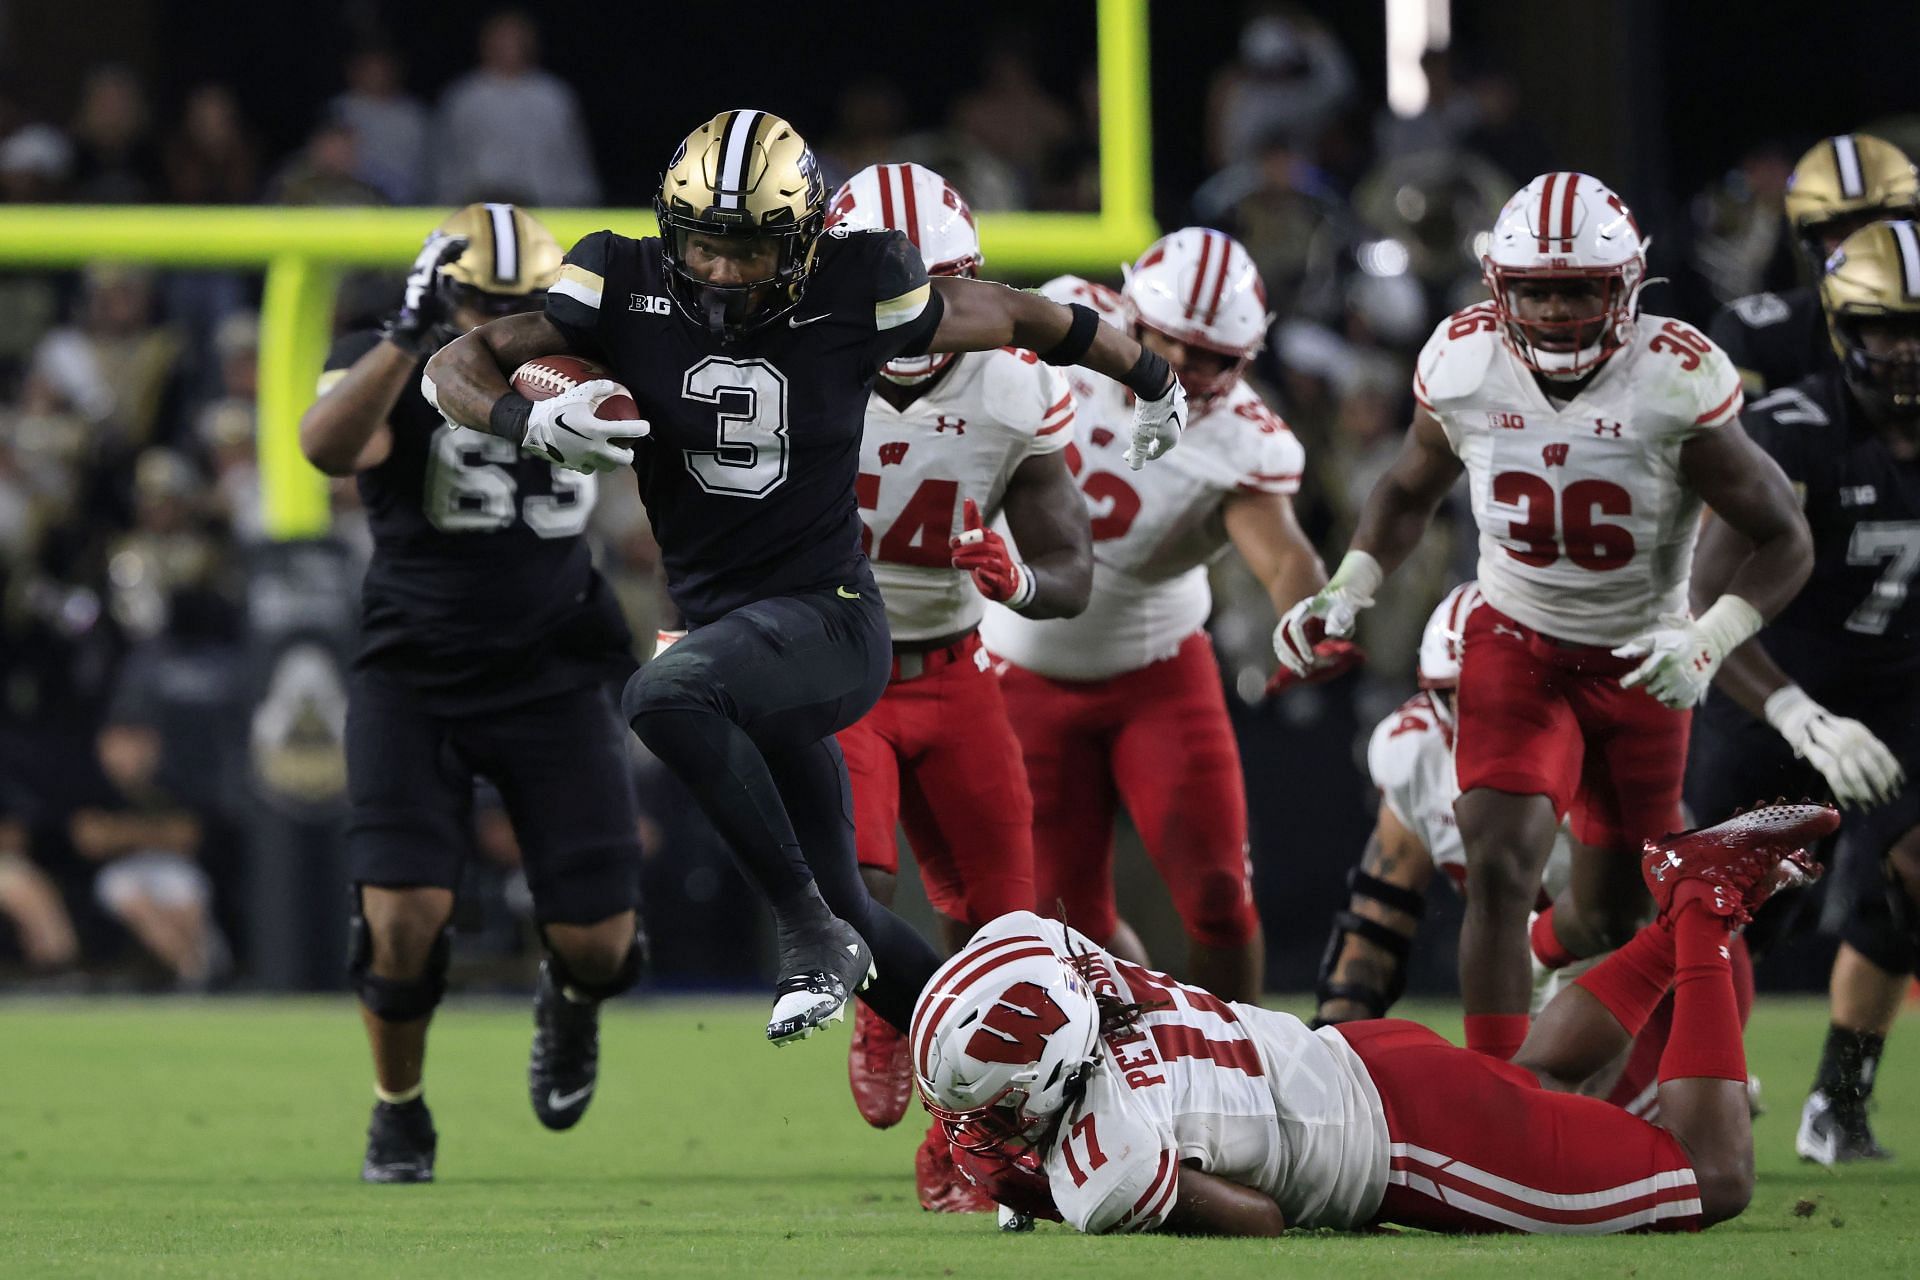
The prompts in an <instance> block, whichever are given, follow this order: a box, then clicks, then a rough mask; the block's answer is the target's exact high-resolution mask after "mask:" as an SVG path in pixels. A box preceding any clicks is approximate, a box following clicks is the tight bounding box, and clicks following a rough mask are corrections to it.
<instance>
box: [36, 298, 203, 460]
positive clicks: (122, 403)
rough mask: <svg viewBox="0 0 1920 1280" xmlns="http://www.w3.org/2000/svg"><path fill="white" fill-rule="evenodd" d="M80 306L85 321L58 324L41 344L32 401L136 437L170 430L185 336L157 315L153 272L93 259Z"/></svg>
mask: <svg viewBox="0 0 1920 1280" xmlns="http://www.w3.org/2000/svg"><path fill="white" fill-rule="evenodd" d="M79 312H80V314H79V322H78V323H77V324H75V325H71V326H68V327H66V328H61V329H55V330H54V331H53V332H51V333H49V334H48V335H47V336H46V337H45V339H43V340H42V341H41V343H40V345H39V347H38V349H36V350H35V351H34V353H33V362H32V365H31V367H30V368H29V370H28V376H27V394H26V407H27V409H28V410H29V411H30V412H36V413H58V412H62V411H71V412H73V413H77V414H79V415H80V416H81V417H82V418H84V419H86V420H87V421H88V422H91V423H94V424H95V425H96V426H103V427H107V428H109V434H110V436H111V437H112V438H115V439H118V440H120V441H123V442H126V443H130V444H134V445H139V444H144V443H146V442H148V441H150V440H156V439H161V438H164V437H165V435H166V434H167V428H168V426H169V425H170V424H168V423H167V421H166V419H167V414H166V410H167V409H168V408H169V407H170V404H169V400H170V397H172V396H173V394H174V393H175V391H176V379H177V376H178V374H179V367H180V357H181V348H182V344H181V342H180V339H179V336H178V335H177V334H176V333H175V332H174V331H173V330H172V329H170V328H168V327H166V326H163V325H159V324H156V323H154V318H153V276H152V274H151V273H150V272H147V271H145V270H142V269H139V268H135V267H128V266H120V265H96V266H93V267H89V268H88V269H87V272H86V276H85V278H84V283H83V286H82V291H81V298H80V306H79Z"/></svg>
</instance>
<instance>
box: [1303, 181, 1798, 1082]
mask: <svg viewBox="0 0 1920 1280" xmlns="http://www.w3.org/2000/svg"><path fill="white" fill-rule="evenodd" d="M1482 265H1483V268H1484V271H1485V274H1486V280H1487V287H1488V289H1489V291H1490V292H1491V293H1492V295H1493V297H1492V299H1491V301H1489V302H1486V303H1482V304H1480V305H1478V306H1475V307H1469V308H1467V309H1466V310H1464V311H1461V312H1458V313H1457V314H1455V315H1453V316H1451V317H1449V318H1448V319H1446V320H1444V321H1442V322H1441V323H1440V326H1439V327H1438V329H1436V330H1435V332H1434V334H1433V337H1432V338H1430V339H1429V340H1428V342H1427V345H1426V347H1425V349H1424V350H1422V351H1421V353H1420V357H1419V360H1418V362H1417V365H1416V372H1415V375H1414V384H1413V389H1414V395H1415V398H1416V400H1417V402H1418V406H1419V407H1418V409H1417V410H1416V412H1415V413H1414V418H1413V425H1412V429H1411V430H1410V431H1409V432H1408V433H1407V438H1406V443H1405V444H1404V445H1403V447H1402V449H1401V452H1400V455H1399V457H1398V458H1397V459H1396V460H1395V462H1394V464H1393V466H1392V468H1391V469H1390V470H1389V471H1388V472H1387V474H1386V475H1385V476H1384V477H1382V479H1381V480H1380V482H1379V483H1378V484H1377V485H1375V487H1374V490H1373V492H1372V494H1371V495H1370V496H1369V497H1368V499H1367V504H1366V507H1365V509H1364V510H1363V511H1362V513H1361V517H1360V524H1359V528H1358V529H1357V531H1356V532H1355V534H1354V537H1353V542H1352V545H1351V547H1350V549H1349V550H1348V552H1347V555H1346V558H1345V559H1344V560H1343V561H1342V562H1341V564H1340V567H1339V568H1338V570H1336V572H1335V573H1334V575H1333V578H1332V580H1331V581H1330V582H1329V584H1328V585H1327V588H1326V589H1325V590H1324V591H1321V592H1320V593H1318V594H1317V595H1315V596H1314V597H1312V598H1311V599H1310V600H1306V601H1302V602H1301V603H1300V604H1299V605H1297V606H1295V607H1294V608H1293V609H1292V610H1291V611H1289V612H1288V614H1287V615H1286V616H1285V617H1284V618H1283V619H1282V620H1281V624H1280V627H1279V630H1278V631H1277V632H1276V633H1275V636H1274V648H1275V650H1276V652H1277V653H1278V654H1279V657H1280V660H1281V662H1282V663H1283V664H1285V665H1286V666H1287V667H1288V669H1290V670H1292V671H1294V672H1295V673H1296V674H1302V675H1304V674H1308V673H1310V672H1312V671H1313V670H1314V669H1315V668H1316V667H1317V666H1318V665H1319V664H1321V663H1322V662H1324V661H1325V659H1324V658H1322V657H1321V656H1319V655H1318V653H1317V652H1316V645H1317V643H1318V642H1319V641H1320V640H1321V639H1323V638H1324V637H1325V636H1328V635H1333V636H1344V635H1348V634H1351V632H1352V630H1353V625H1354V617H1355V615H1356V614H1357V613H1358V611H1359V610H1361V609H1364V608H1366V607H1367V606H1368V605H1369V604H1371V603H1372V601H1373V594H1374V592H1375V591H1376V590H1378V589H1379V587H1380V584H1381V583H1382V582H1383V581H1384V580H1385V578H1386V576H1387V575H1388V574H1389V573H1391V572H1392V571H1393V570H1394V569H1395V568H1396V567H1397V566H1398V565H1399V564H1400V562H1401V561H1402V560H1404V559H1405V558H1406V556H1407V554H1408V552H1409V551H1411V550H1412V548H1413V546H1414V545H1415V543H1417V542H1418V541H1419V539H1420V538H1421V536H1422V535H1423V534H1424V532H1425V530H1426V527H1427V523H1428V521H1429V520H1431V518H1432V516H1433V512H1434V509H1435V508H1436V507H1437V506H1438V505H1439V503H1440V500H1441V499H1442V498H1443V497H1444V496H1445V495H1446V493H1447V492H1448V490H1450V489H1451V488H1452V487H1453V484H1454V482H1455V480H1456V479H1458V477H1459V476H1460V473H1461V472H1462V471H1463V470H1464V471H1465V472H1467V474H1468V477H1469V481H1470V485H1471V491H1472V499H1473V514H1474V519H1475V522H1476V523H1477V524H1478V525H1479V528H1480V563H1479V572H1478V574H1477V577H1478V579H1479V583H1480V590H1481V593H1482V594H1483V595H1484V597H1485V603H1483V604H1482V605H1481V606H1480V607H1479V608H1477V609H1475V610H1474V611H1473V614H1472V615H1471V617H1470V618H1469V620H1468V622H1467V626H1466V639H1465V649H1464V653H1463V655H1462V663H1461V671H1460V688H1459V693H1458V725H1457V728H1456V731H1455V732H1456V740H1455V745H1454V759H1455V767H1456V770H1457V773H1458V779H1459V785H1460V792H1461V795H1460V799H1459V800H1458V801H1457V802H1456V803H1455V806H1454V813H1455V815H1456V817H1457V818H1458V821H1459V824H1460V835H1461V838H1462V839H1463V840H1464V842H1465V844H1466V851H1467V893H1466V917H1465V920H1464V923H1463V925H1462V927H1461V933H1460V990H1461V996H1462V1002H1463V1004H1464V1005H1465V1011H1466V1027H1467V1043H1468V1046H1469V1047H1471V1048H1474V1049H1478V1050H1481V1051H1482V1052H1485V1053H1489V1054H1492V1055H1494V1056H1497V1057H1501V1058H1506V1057H1511V1056H1512V1055H1513V1053H1514V1051H1515V1050H1516V1049H1518V1048H1519V1046H1520V1044H1521V1042H1522V1041H1523V1040H1524V1039H1525V1038H1526V1029H1527V1005H1528V996H1529V992H1530V989H1531V985H1532V984H1531V981H1530V977H1529V969H1530V966H1529V963H1528V951H1529V942H1530V941H1531V944H1532V951H1533V952H1534V954H1535V955H1536V956H1538V957H1539V958H1540V959H1541V960H1542V961H1543V962H1545V963H1547V964H1548V965H1549V966H1555V965H1564V964H1567V963H1570V962H1571V961H1572V960H1574V959H1578V958H1582V957H1590V956H1594V955H1598V954H1600V953H1601V952H1603V951H1606V950H1609V949H1611V948H1613V947H1617V946H1619V945H1621V944H1622V943H1624V942H1626V941H1627V939H1628V938H1630V937H1632V936H1633V930H1634V928H1635V927H1636V925H1637V924H1638V923H1639V922H1640V921H1641V920H1642V919H1644V910H1645V902H1646V896H1645V894H1644V892H1643V891H1642V890H1641V887H1640V883H1639V877H1638V876H1636V875H1635V874H1634V858H1633V851H1634V850H1635V849H1637V848H1638V847H1639V845H1640V842H1641V841H1642V840H1643V839H1646V838H1650V837H1656V836H1658V835H1660V834H1661V833H1662V832H1665V831H1671V830H1674V829H1675V828H1677V827H1679V826H1680V825H1681V824H1680V821H1679V817H1680V788H1681V777H1682V771H1683V769H1684V766H1685V763H1686V749H1687V729H1688V722H1689V719H1690V715H1691V709H1692V707H1693V706H1694V705H1695V704H1696V703H1698V702H1699V701H1700V699H1701V698H1702V697H1704V696H1705V695H1706V691H1707V687H1708V685H1709V683H1710V682H1711V681H1712V679H1713V673H1714V671H1715V670H1716V669H1718V667H1719V665H1720V663H1721V661H1722V659H1724V658H1725V657H1726V655H1727V654H1728V653H1729V652H1731V651H1732V650H1733V649H1735V648H1736V647H1738V646H1739V645H1740V643H1741V642H1742V641H1744V640H1746V639H1747V638H1748V637H1750V636H1751V635H1753V634H1754V632H1756V631H1758V630H1759V629H1760V626H1761V623H1762V621H1763V620H1764V619H1766V618H1768V617H1771V616H1773V615H1774V614H1775V613H1778V612H1779V611H1780V609H1782V608H1783V607H1784V606H1785V605H1786V603H1787V602H1788V601H1789V600H1791V599H1792V598H1793V595H1794V593H1795V592H1796V591H1798V590H1799V588H1800V584H1801V583H1802V582H1804V581H1806V578H1807V574H1808V573H1809V572H1810V571H1811V569H1812V565H1813V550H1812V541H1811V539H1810V537H1809V535H1808V532H1807V523H1806V520H1805V519H1804V518H1803V517H1802V516H1801V515H1800V513H1799V511H1798V509H1797V505H1796V504H1795V502H1794V498H1793V491H1792V489H1791V488H1790V487H1789V486H1788V484H1787V480H1786V477H1785V476H1784V475H1782V474H1781V472H1780V468H1779V467H1778V466H1777V465H1776V464H1775V463H1774V462H1773V461H1772V460H1771V459H1769V458H1768V457H1767V455H1766V454H1765V453H1763V452H1761V451H1760V450H1759V449H1758V448H1756V447H1755V446H1754V444H1753V442H1752V441H1751V440H1749V439H1748V438H1747V436H1746V433H1745V432H1743V431H1742V430H1741V429H1740V424H1739V421H1738V414H1739V411H1740V404H1741V392H1740V379H1739V376H1738V374H1737V373H1736V372H1735V371H1734V368H1733V366H1732V364H1731V363H1729V362H1728V360H1727V358H1726V356H1725V355H1724V354H1722V353H1721V351H1720V350H1719V348H1717V347H1715V346H1714V345H1713V344H1712V343H1711V342H1709V341H1708V340H1707V339H1706V338H1704V337H1702V336H1701V335H1700V334H1699V333H1698V332H1696V331H1695V330H1693V329H1691V328H1689V327H1688V326H1686V325H1684V324H1681V323H1680V322H1679V321H1677V320H1668V319H1664V318H1663V317H1660V316H1653V315H1644V314H1642V313H1641V311H1640V290H1641V288H1642V286H1643V285H1644V284H1645V281H1646V254H1645V246H1644V243H1643V241H1642V239H1641V236H1640V232H1639V228H1638V227H1637V226H1636V224H1635V223H1634V220H1633V215H1632V214H1631V213H1630V212H1629V211H1628V209H1627V206H1626V205H1625V204H1624V203H1623V202H1622V201H1621V200H1620V198H1619V197H1618V196H1616V195H1615V194H1614V193H1613V192H1612V191H1609V190H1608V189H1607V188H1606V187H1605V186H1603V185H1602V184H1601V183H1600V182H1599V181H1598V180H1596V179H1595V178H1592V177H1590V176H1588V175H1587V174H1583V173H1564V172H1563V173H1547V174H1542V175H1541V176H1539V177H1538V178H1535V179H1534V180H1533V181H1532V182H1530V183H1528V184H1527V185H1526V186H1525V187H1524V188H1522V189H1521V190H1520V191H1519V192H1518V193H1517V194H1516V195H1515V196H1514V197H1513V198H1512V199H1511V200H1509V201H1508V202H1507V204H1506V207H1505V208H1503V209H1502V210H1501V212H1500V216H1499V219H1498V221H1497V222H1496V223H1495V225H1494V228H1493V233H1492V236H1491V238H1490V242H1489V245H1488V249H1487V253H1486V256H1485V257H1484V258H1483V260H1482ZM1703 503H1705V504H1710V505H1711V506H1712V507H1713V509H1714V511H1715V512H1717V513H1718V514H1719V516H1720V517H1721V518H1722V519H1724V520H1726V521H1727V523H1728V524H1729V525H1730V526H1731V527H1732V528H1733V529H1734V530H1735V531H1737V532H1738V533H1739V534H1741V535H1742V536H1743V537H1744V538H1745V539H1746V540H1747V541H1748V542H1749V543H1750V544H1751V547H1752V550H1751V554H1749V555H1748V556H1746V558H1745V559H1743V560H1742V561H1741V563H1740V565H1739V566H1738V568H1737V569H1736V570H1735V571H1734V572H1733V573H1732V574H1731V575H1730V577H1729V580H1728V582H1727V584H1726V587H1725V594H1723V595H1721V596H1720V597H1719V598H1718V599H1717V600H1715V601H1714V602H1713V604H1712V605H1711V606H1710V607H1708V608H1707V609H1705V610H1703V611H1702V612H1701V614H1700V615H1699V616H1698V617H1697V618H1695V617H1690V616H1689V615H1688V613H1687V607H1688V597H1687V574H1688V568H1689V566H1690V564H1691V561H1692V552H1693V543H1694V538H1695V536H1696V534H1697V531H1698V528H1699V522H1700V511H1701V507H1702V504H1703ZM1569 813H1570V814H1571V819H1572V826H1573V834H1574V837H1575V844H1574V849H1573V863H1572V875H1571V879H1570V883H1569V886H1568V890H1567V893H1566V894H1565V895H1564V896H1563V897H1562V898H1561V900H1560V901H1559V902H1557V903H1556V904H1555V905H1554V906H1553V907H1552V908H1550V909H1548V910H1546V911H1543V912H1541V913H1540V915H1539V918H1538V920H1537V921H1536V922H1535V924H1534V926H1533V927H1532V929H1531V930H1530V929H1529V926H1528V914H1529V912H1530V911H1531V910H1532V908H1533V905H1534V898H1535V895H1536V894H1537V893H1538V891H1539V887H1540V874H1541V870H1542V868H1543V867H1544V866H1545V864H1546V860H1547V855H1548V853H1549V851H1550V850H1551V849H1552V847H1553V843H1554V839H1555V833H1556V831H1557V830H1558V828H1559V825H1560V821H1561V815H1563V814H1569ZM1530 933H1531V938H1530V936H1529V935H1530Z"/></svg>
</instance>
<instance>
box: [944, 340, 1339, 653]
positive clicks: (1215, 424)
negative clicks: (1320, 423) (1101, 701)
mask: <svg viewBox="0 0 1920 1280" xmlns="http://www.w3.org/2000/svg"><path fill="white" fill-rule="evenodd" d="M1069 376H1070V377H1071V378H1072V380H1073V387H1074V393H1075V398H1076V400H1077V401H1078V403H1079V413H1078V417H1077V418H1076V420H1075V422H1074V433H1073V434H1074V441H1073V447H1072V448H1071V450H1070V451H1069V452H1068V454H1067V465H1068V467H1070V468H1071V469H1072V470H1073V473H1074V478H1075V479H1076V480H1077V481H1078V482H1079V484H1080V491H1081V493H1082V495H1083V496H1084V497H1085V498H1086V501H1087V510H1088V512H1089V514H1090V515H1091V517H1092V520H1093V599H1092V603H1090V604H1089V605H1088V606H1087V609H1086V612H1084V613H1082V614H1081V615H1080V616H1079V617H1076V618H1050V619H1045V620H1035V619H1032V618H1026V617H1023V616H1021V615H1020V614H1017V613H1014V612H1013V611H1012V610H1010V609H1004V608H1000V607H998V606H994V607H990V608H989V609H988V610H987V616H986V620H985V621H984V622H983V623H982V625H981V629H980V634H981V636H982V637H983V638H984V639H985V640H986V643H987V648H988V649H990V650H992V651H993V653H994V655H995V656H996V657H1000V658H1005V659H1008V660H1010V661H1012V662H1015V663H1017V664H1019V665H1020V666H1022V667H1025V668H1027V669H1028V670H1029V671H1037V672H1039V673H1040V674H1041V675H1045V676H1052V677H1054V678H1056V679H1062V680H1104V679H1106V678H1108V677H1110V676H1117V675H1122V674H1124V673H1126V672H1129V671H1138V670H1139V669H1140V668H1142V667H1144V666H1147V665H1149V664H1150V663H1154V662H1159V661H1160V660H1162V659H1164V658H1170V657H1172V656H1173V655H1174V653H1175V652H1177V651H1178V650H1179V648H1180V643H1181V641H1183V640H1185V639H1186V638H1187V637H1188V636H1190V635H1192V634H1193V633H1194V632H1195V631H1197V630H1199V629H1200V627H1201V625H1202V624H1204V623H1205V622H1206V620H1207V614H1208V613H1209V612H1210V611H1211V609H1212V607H1213V596H1212V593H1211V591H1210V590H1209V589H1208V587H1207V571H1206V566H1207V564H1208V563H1209V562H1211V561H1213V560H1214V559H1217V558H1218V557H1219V556H1220V554H1221V553H1222V552H1224V551H1225V550H1226V548H1227V531H1226V524H1225V521H1224V519H1223V517H1222V514H1221V506H1222V504H1223V503H1224V502H1225V501H1226V499H1228V498H1229V497H1231V496H1233V495H1234V494H1236V493H1278V494H1291V493H1294V492H1295V491H1297V490H1298V489H1299V488H1300V472H1301V468H1302V466H1303V465H1304V463H1305V460H1306V459H1305V454H1304V453H1303V451H1302V450H1301V448H1300V442H1299V440H1297V439H1295V438H1294V435H1293V433H1292V432H1291V431H1289V430H1287V425H1286V424H1285V423H1284V422H1282V421H1281V420H1280V418H1279V416H1278V415H1277V414H1275V413H1274V412H1273V410H1271V409H1269V408H1267V406H1266V404H1265V403H1264V402H1263V401H1262V400H1261V399H1260V396H1259V394H1258V393H1257V392H1255V391H1254V389H1253V388H1252V387H1250V386H1248V385H1247V384H1246V383H1244V382H1242V383H1240V384H1239V385H1237V386H1236V387H1234V389H1233V390H1232V391H1231V392H1229V393H1228V394H1227V395H1225V396H1223V397H1221V398H1220V400H1219V402H1218V403H1217V404H1216V405H1214V406H1213V407H1212V408H1210V409H1209V410H1208V411H1207V412H1206V413H1204V414H1202V415H1201V416H1199V417H1197V418H1195V419H1194V420H1193V422H1191V423H1190V424H1189V425H1188V426H1187V429H1186V433H1185V434H1184V435H1182V436H1181V438H1180V445H1179V447H1178V448H1176V449H1174V450H1173V451H1172V452H1171V453H1168V454H1167V455H1166V456H1165V457H1162V458H1156V459H1155V460H1153V461H1152V462H1149V463H1147V465H1146V467H1145V469H1143V470H1140V471H1131V470H1129V469H1128V468H1127V464H1126V462H1125V461H1124V460H1123V459H1122V456H1121V455H1123V454H1124V453H1125V452H1126V450H1127V440H1128V433H1129V431H1130V429H1131V426H1132V422H1133V404H1132V398H1131V396H1130V395H1129V394H1128V393H1127V391H1126V389H1125V388H1124V387H1122V386H1121V385H1120V384H1119V383H1117V382H1113V381H1110V380H1108V379H1106V378H1102V377H1100V376H1099V375H1098V374H1091V373H1087V372H1086V371H1085V370H1081V369H1075V370H1073V371H1072V373H1071V374H1070V375H1069Z"/></svg>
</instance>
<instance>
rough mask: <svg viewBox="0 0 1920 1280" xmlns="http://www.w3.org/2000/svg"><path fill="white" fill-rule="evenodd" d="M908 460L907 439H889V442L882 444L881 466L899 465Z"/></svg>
mask: <svg viewBox="0 0 1920 1280" xmlns="http://www.w3.org/2000/svg"><path fill="white" fill-rule="evenodd" d="M906 460H907V442H906V441H905V440H889V441H888V442H887V443H885V444H883V445H881V446H880V465H881V466H883V467H897V466H899V465H900V464H901V463H903V462H905V461H906Z"/></svg>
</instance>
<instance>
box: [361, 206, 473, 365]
mask: <svg viewBox="0 0 1920 1280" xmlns="http://www.w3.org/2000/svg"><path fill="white" fill-rule="evenodd" d="M466 251H467V238H466V237H465V236H450V235H447V234H445V233H443V232H439V231H436V232H434V233H433V234H432V235H430V236H428V237H427V242H426V244H424V245H422V246H421V249H420V254H419V256H418V257H416V258H415V259H414V260H413V266H412V268H411V269H410V270H408V272H407V287H406V292H405V293H403V294H402V295H401V297H400V309H399V310H398V311H396V312H394V313H393V315H392V316H391V317H389V318H388V320H387V323H386V327H385V328H384V329H383V330H382V331H381V336H382V337H384V338H386V340H387V341H388V342H391V343H392V344H393V345H394V346H396V347H399V348H400V349H401V350H402V351H405V352H408V353H410V354H412V355H416V356H424V355H426V354H427V353H428V352H429V351H431V350H432V349H433V348H434V347H435V346H436V345H438V339H439V335H438V334H437V332H436V331H437V330H438V329H439V328H440V327H441V326H442V325H443V324H444V323H445V322H446V320H447V298H446V295H445V294H444V293H442V292H441V290H440V268H442V267H444V266H446V265H447V264H448V263H449V262H452V261H453V260H454V259H455V258H458V257H459V256H460V255H461V254H463V253H465V252H466Z"/></svg>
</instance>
